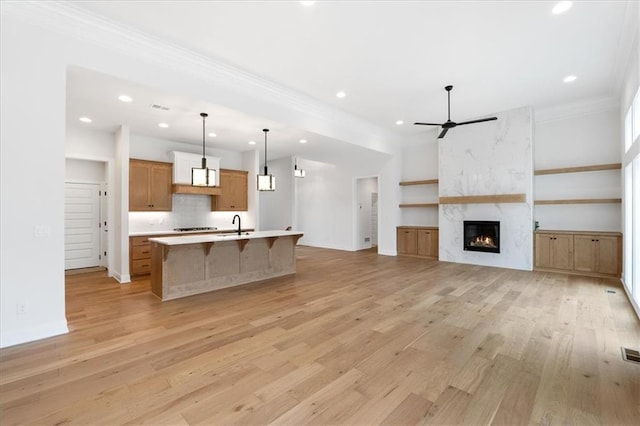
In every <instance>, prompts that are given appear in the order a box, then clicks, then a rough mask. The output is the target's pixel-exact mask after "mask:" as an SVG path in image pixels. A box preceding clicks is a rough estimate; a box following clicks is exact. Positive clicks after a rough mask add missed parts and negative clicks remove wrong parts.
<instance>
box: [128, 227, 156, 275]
mask: <svg viewBox="0 0 640 426" xmlns="http://www.w3.org/2000/svg"><path fill="white" fill-rule="evenodd" d="M129 259H130V262H129V273H130V274H131V276H136V275H144V274H148V273H150V272H151V243H150V242H149V237H129Z"/></svg>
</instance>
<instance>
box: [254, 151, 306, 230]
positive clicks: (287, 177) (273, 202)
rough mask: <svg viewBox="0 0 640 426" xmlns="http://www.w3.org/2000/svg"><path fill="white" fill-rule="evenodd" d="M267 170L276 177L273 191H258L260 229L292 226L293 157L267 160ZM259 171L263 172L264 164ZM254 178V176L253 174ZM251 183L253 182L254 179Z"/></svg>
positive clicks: (293, 195)
mask: <svg viewBox="0 0 640 426" xmlns="http://www.w3.org/2000/svg"><path fill="white" fill-rule="evenodd" d="M268 172H269V173H270V174H272V175H273V176H274V177H275V179H276V190H275V191H260V192H258V194H259V200H260V219H259V222H258V223H259V225H258V228H259V229H260V230H261V231H269V230H272V229H286V228H287V227H288V226H293V220H294V213H293V210H294V206H295V203H296V200H295V189H294V188H295V182H294V179H295V178H294V177H293V158H291V157H286V158H280V159H278V160H273V161H269V164H268ZM260 173H261V174H262V173H264V165H263V168H262V170H261V171H260ZM253 178H254V179H255V176H253ZM251 183H254V187H255V180H254V181H253V182H251Z"/></svg>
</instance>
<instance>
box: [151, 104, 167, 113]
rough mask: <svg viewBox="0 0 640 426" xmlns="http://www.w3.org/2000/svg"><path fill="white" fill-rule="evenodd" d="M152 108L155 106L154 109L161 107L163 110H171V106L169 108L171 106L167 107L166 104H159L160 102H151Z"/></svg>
mask: <svg viewBox="0 0 640 426" xmlns="http://www.w3.org/2000/svg"><path fill="white" fill-rule="evenodd" d="M151 108H153V109H159V110H161V111H169V110H170V108H169V107H166V106H164V105H158V104H151Z"/></svg>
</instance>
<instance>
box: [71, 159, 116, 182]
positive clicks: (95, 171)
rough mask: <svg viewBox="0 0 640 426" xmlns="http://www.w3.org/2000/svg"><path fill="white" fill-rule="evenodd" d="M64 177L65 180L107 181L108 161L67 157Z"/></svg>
mask: <svg viewBox="0 0 640 426" xmlns="http://www.w3.org/2000/svg"><path fill="white" fill-rule="evenodd" d="M64 178H65V182H96V183H102V182H106V180H107V167H106V163H104V162H102V161H92V160H78V159H75V158H66V159H65V167H64Z"/></svg>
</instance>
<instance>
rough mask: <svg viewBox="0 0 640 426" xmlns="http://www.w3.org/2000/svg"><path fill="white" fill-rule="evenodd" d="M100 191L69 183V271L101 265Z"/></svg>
mask: <svg viewBox="0 0 640 426" xmlns="http://www.w3.org/2000/svg"><path fill="white" fill-rule="evenodd" d="M99 191H100V185H99V184H93V183H69V182H66V183H65V198H64V200H65V201H64V216H65V217H64V236H65V238H64V268H65V269H76V268H88V267H92V266H99V265H100V256H99V254H100V194H99Z"/></svg>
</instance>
